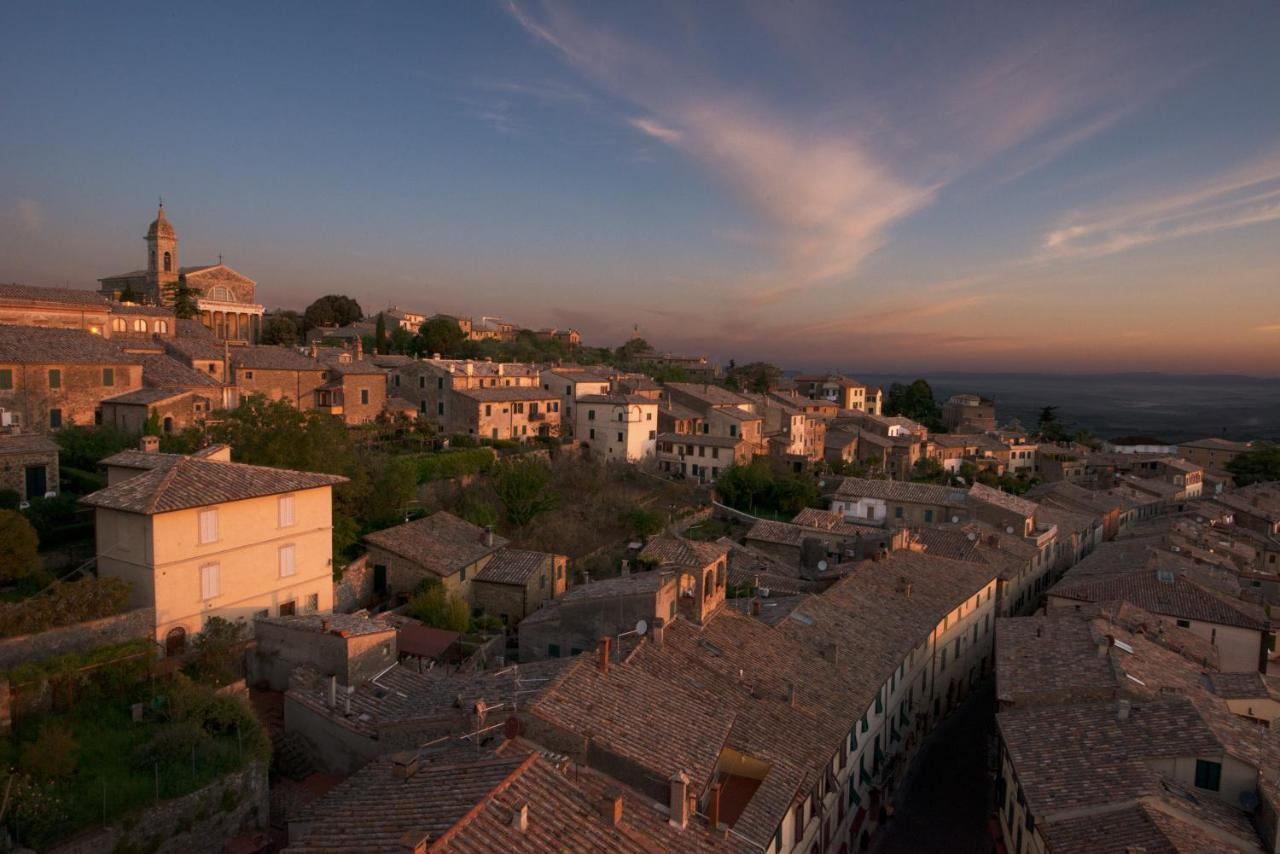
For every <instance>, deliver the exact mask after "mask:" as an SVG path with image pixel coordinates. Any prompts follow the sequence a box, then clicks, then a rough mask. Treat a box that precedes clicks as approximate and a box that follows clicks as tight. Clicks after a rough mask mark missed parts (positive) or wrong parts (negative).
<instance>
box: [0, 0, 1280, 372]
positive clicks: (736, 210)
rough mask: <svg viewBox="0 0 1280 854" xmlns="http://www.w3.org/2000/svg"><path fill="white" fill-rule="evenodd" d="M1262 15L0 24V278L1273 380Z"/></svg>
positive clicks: (1276, 270) (556, 10) (743, 15)
mask: <svg viewBox="0 0 1280 854" xmlns="http://www.w3.org/2000/svg"><path fill="white" fill-rule="evenodd" d="M1276 44H1280V6H1277V5H1276V4H1274V3H1261V2H1257V3H1235V4H1231V5H1230V6H1210V5H1208V4H1175V3H1169V2H1162V3H1152V4H1140V3H1125V4H1117V3H1104V4H1097V5H1090V4H1018V5H1014V4H984V3H979V4H959V3H900V4H845V3H839V4H837V3H813V2H792V3H760V4H750V3H749V4H729V3H699V4H686V3H673V4H661V3H654V4H621V3H582V4H556V3H549V4H543V3H502V2H494V3H485V2H475V3H452V4H421V3H349V4H337V3H320V4H314V3H306V4H304V3H295V4H286V3H273V4H236V3H223V4H217V5H216V6H214V5H209V6H195V5H184V4H172V3H167V4H58V3H16V2H15V3H9V4H5V5H3V6H2V7H0V48H3V49H2V50H0V127H3V128H5V132H4V133H0V279H2V280H17V281H25V282H31V283H44V284H55V283H58V284H60V283H63V282H67V283H71V284H73V285H78V286H91V285H92V284H93V282H94V280H95V279H96V278H97V277H99V276H102V275H107V274H111V273H117V272H122V271H125V270H129V269H134V268H136V267H138V266H141V264H142V259H143V251H142V241H141V236H142V234H143V232H144V231H145V228H146V225H147V223H148V222H149V221H150V219H151V217H152V216H153V215H154V207H155V200H156V197H157V196H160V195H163V196H164V198H165V201H166V207H167V210H168V213H169V217H170V219H171V220H172V221H173V222H174V224H175V226H176V227H177V229H178V233H179V236H180V238H181V241H182V242H181V247H180V254H181V260H182V262H183V263H188V264H190V263H199V262H207V261H211V260H213V259H215V258H216V256H217V255H218V254H219V253H222V254H223V255H224V256H225V259H226V261H227V262H228V263H229V264H231V265H232V266H234V267H236V268H237V269H239V270H241V271H242V272H244V273H246V274H248V275H250V276H252V277H254V278H255V279H257V280H258V281H259V283H260V298H261V299H262V300H263V301H264V302H265V303H266V304H267V305H268V306H277V305H286V306H301V305H303V304H305V303H306V302H307V301H309V300H310V299H311V298H313V297H314V296H317V295H319V294H321V293H326V292H344V293H349V294H351V295H352V296H355V297H357V298H358V299H360V300H361V302H362V304H363V305H364V306H365V308H366V310H372V309H377V308H380V307H384V306H386V305H390V304H392V303H399V304H401V305H411V306H415V307H419V308H421V309H424V310H426V311H428V312H431V311H448V312H462V313H467V314H472V315H476V316H479V315H483V314H500V315H504V316H507V317H509V318H511V319H513V320H516V321H517V322H522V323H525V324H528V325H559V326H565V325H572V326H576V327H578V328H579V329H581V330H582V331H583V332H584V333H585V334H586V336H587V338H588V340H595V341H600V342H601V343H616V342H618V341H620V340H621V339H622V338H624V337H625V336H626V335H627V334H628V332H629V330H631V329H632V328H633V327H634V326H638V327H639V328H640V330H641V333H642V334H644V335H645V336H646V337H648V338H649V339H650V340H652V341H653V342H655V343H656V344H658V345H659V346H663V347H666V348H669V349H676V350H689V349H694V350H699V351H705V352H708V353H709V354H711V355H713V356H716V357H719V358H721V359H725V358H729V357H734V358H737V359H738V360H739V361H745V360H748V359H752V358H769V359H773V360H776V361H778V362H780V363H782V364H785V365H787V366H792V367H804V368H827V367H832V368H834V367H839V368H842V369H846V370H850V371H854V372H856V371H858V370H866V371H879V370H908V369H917V368H918V369H921V370H928V369H935V370H936V369H953V368H954V369H998V370H1010V369H1039V370H1045V369H1047V370H1077V369H1081V370H1110V369H1123V370H1128V369H1165V370H1192V371H1218V370H1233V371H1245V372H1252V373H1268V374H1273V373H1277V372H1280V367H1277V365H1280V109H1277V105H1278V102H1277V97H1278V96H1277V92H1280V51H1277V50H1276V49H1275V45H1276Z"/></svg>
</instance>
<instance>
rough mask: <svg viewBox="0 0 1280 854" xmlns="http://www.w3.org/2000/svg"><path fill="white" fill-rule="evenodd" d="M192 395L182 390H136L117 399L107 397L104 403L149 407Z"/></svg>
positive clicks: (188, 391)
mask: <svg viewBox="0 0 1280 854" xmlns="http://www.w3.org/2000/svg"><path fill="white" fill-rule="evenodd" d="M192 393H193V392H192V391H191V390H189V389H182V388H136V389H134V390H133V391H127V392H125V393H124V394H117V395H116V396H115V397H105V398H103V399H102V402H103V403H123V404H132V405H136V406H147V405H150V404H152V403H159V402H160V401H162V400H170V399H171V398H175V397H182V396H183V395H185V394H192Z"/></svg>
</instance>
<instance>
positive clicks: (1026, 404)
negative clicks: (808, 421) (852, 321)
mask: <svg viewBox="0 0 1280 854" xmlns="http://www.w3.org/2000/svg"><path fill="white" fill-rule="evenodd" d="M851 375H852V376H855V377H857V378H858V379H860V380H862V381H863V382H865V383H869V384H873V385H881V386H884V387H885V388H886V389H887V388H888V386H889V384H890V383H893V382H910V381H912V380H914V379H916V378H917V377H918V376H919V375H913V376H905V375H887V374H859V373H857V372H852V373H851ZM925 379H927V380H929V383H930V385H932V386H933V393H934V396H935V397H937V398H938V399H939V400H945V399H946V398H947V397H948V396H950V395H952V394H954V393H956V392H962V391H976V392H981V393H982V394H984V395H986V396H988V397H991V398H994V399H995V402H996V417H997V418H998V419H999V420H1000V421H1001V422H1002V423H1003V422H1005V421H1007V420H1008V419H1010V418H1014V417H1016V418H1019V419H1021V420H1022V422H1023V424H1025V425H1027V426H1028V427H1034V426H1035V424H1036V421H1037V420H1038V419H1039V416H1040V410H1041V409H1042V408H1043V407H1045V406H1057V407H1058V417H1059V419H1061V420H1063V421H1065V422H1067V423H1075V424H1077V425H1079V426H1080V427H1084V428H1087V429H1089V430H1091V431H1092V432H1093V433H1094V434H1095V435H1098V436H1102V437H1104V438H1106V437H1115V436H1125V435H1134V434H1145V435H1152V436H1156V437H1159V438H1163V439H1167V440H1168V441H1170V442H1179V441H1184V440H1187V439H1198V438H1204V437H1205V436H1226V437H1227V438H1231V439H1267V440H1269V441H1280V379H1262V378H1258V377H1243V376H1190V375H1178V374H959V373H936V374H933V375H926V376H925Z"/></svg>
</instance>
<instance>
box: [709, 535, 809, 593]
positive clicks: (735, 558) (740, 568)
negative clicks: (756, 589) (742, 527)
mask: <svg viewBox="0 0 1280 854" xmlns="http://www.w3.org/2000/svg"><path fill="white" fill-rule="evenodd" d="M720 542H723V543H724V544H725V545H727V546H729V583H730V584H733V585H736V586H742V585H745V584H749V585H752V586H754V585H757V584H758V585H759V586H760V587H762V588H767V589H768V590H769V592H770V594H771V595H772V594H774V593H776V594H777V595H779V596H788V595H792V594H796V593H813V592H816V591H817V589H818V585H817V582H813V581H808V580H806V579H802V578H800V577H799V574H798V568H797V567H796V566H794V565H792V564H784V563H782V562H781V561H778V560H777V559H775V558H774V557H772V556H771V555H767V554H765V553H764V552H760V551H756V550H755V549H753V548H751V547H750V546H742V545H739V544H737V543H735V542H733V541H732V540H730V539H728V538H727V537H726V538H723V539H722V540H721V541H720Z"/></svg>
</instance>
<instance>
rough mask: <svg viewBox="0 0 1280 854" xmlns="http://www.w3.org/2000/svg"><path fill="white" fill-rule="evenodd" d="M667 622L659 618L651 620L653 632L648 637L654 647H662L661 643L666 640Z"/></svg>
mask: <svg viewBox="0 0 1280 854" xmlns="http://www.w3.org/2000/svg"><path fill="white" fill-rule="evenodd" d="M666 634H667V621H666V620H664V619H662V618H661V617H654V618H653V631H652V634H650V636H649V637H651V638H652V639H653V643H654V645H655V646H662V642H663V641H664V640H665V639H666Z"/></svg>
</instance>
